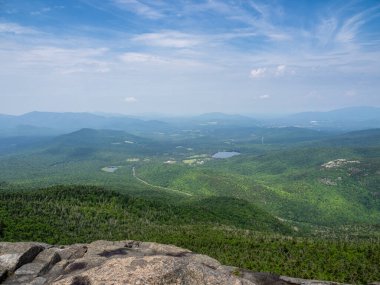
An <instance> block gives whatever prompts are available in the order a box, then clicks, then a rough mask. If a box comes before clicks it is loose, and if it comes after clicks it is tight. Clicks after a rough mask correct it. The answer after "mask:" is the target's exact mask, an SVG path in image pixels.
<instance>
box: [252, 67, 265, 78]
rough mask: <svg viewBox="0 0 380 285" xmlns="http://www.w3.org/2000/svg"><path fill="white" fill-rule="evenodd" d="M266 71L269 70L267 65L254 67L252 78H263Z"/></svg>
mask: <svg viewBox="0 0 380 285" xmlns="http://www.w3.org/2000/svg"><path fill="white" fill-rule="evenodd" d="M266 72H267V69H266V68H265V67H260V68H256V69H252V70H251V73H250V76H251V78H254V79H255V78H262V77H264V76H265V74H266Z"/></svg>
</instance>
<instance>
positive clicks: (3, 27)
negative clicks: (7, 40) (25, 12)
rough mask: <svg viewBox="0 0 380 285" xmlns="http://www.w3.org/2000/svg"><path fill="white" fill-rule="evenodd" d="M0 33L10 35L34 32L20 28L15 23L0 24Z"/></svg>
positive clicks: (33, 31)
mask: <svg viewBox="0 0 380 285" xmlns="http://www.w3.org/2000/svg"><path fill="white" fill-rule="evenodd" d="M0 33H12V34H16V35H19V34H35V33H37V31H36V30H34V29H31V28H28V27H24V26H21V25H19V24H16V23H0Z"/></svg>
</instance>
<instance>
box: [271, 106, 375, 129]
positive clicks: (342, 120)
mask: <svg viewBox="0 0 380 285" xmlns="http://www.w3.org/2000/svg"><path fill="white" fill-rule="evenodd" d="M267 123H269V124H272V125H282V126H300V127H307V128H316V129H340V130H359V129H370V128H378V127H380V108H377V107H351V108H344V109H338V110H332V111H328V112H303V113H297V114H293V115H289V116H285V117H281V118H277V119H273V120H268V121H267Z"/></svg>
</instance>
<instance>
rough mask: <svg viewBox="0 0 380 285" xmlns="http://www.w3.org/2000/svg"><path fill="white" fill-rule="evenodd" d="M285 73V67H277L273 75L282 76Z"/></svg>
mask: <svg viewBox="0 0 380 285" xmlns="http://www.w3.org/2000/svg"><path fill="white" fill-rule="evenodd" d="M285 71H286V65H279V66H277V68H276V71H275V75H276V76H281V75H284V74H285Z"/></svg>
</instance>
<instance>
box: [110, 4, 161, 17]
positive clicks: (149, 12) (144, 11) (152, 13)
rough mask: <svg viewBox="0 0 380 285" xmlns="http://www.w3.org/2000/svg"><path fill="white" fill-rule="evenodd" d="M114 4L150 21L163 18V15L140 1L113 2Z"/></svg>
mask: <svg viewBox="0 0 380 285" xmlns="http://www.w3.org/2000/svg"><path fill="white" fill-rule="evenodd" d="M113 2H114V3H115V4H116V5H117V6H118V7H121V8H123V9H126V10H129V11H131V12H133V13H136V14H138V15H140V16H143V17H146V18H149V19H159V18H162V17H163V14H162V13H161V12H160V11H158V10H156V9H154V8H152V7H151V6H149V5H147V4H144V3H142V2H141V1H138V0H113Z"/></svg>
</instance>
